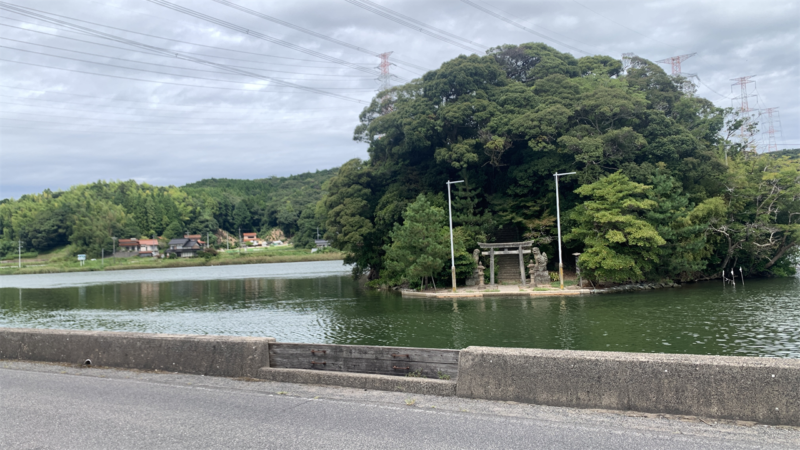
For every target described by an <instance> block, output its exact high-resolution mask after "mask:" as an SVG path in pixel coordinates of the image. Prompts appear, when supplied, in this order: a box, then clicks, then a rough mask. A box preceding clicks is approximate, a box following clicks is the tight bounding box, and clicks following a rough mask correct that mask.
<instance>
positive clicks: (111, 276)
mask: <svg viewBox="0 0 800 450" xmlns="http://www.w3.org/2000/svg"><path fill="white" fill-rule="evenodd" d="M0 327H27V328H61V329H81V330H110V331H137V332H149V333H186V334H222V335H237V336H272V337H275V338H277V339H278V341H281V342H307V343H332V344H365V345H392V346H413V347H433V348H464V347H467V346H469V345H487V346H498V347H531V348H550V349H574V350H611V351H626V352H661V353H691V354H710V355H740V356H771V357H784V358H787V357H788V358H800V279H798V278H784V279H769V280H766V279H760V280H746V281H745V284H744V286H742V284H741V283H738V284H737V286H736V287H735V288H734V287H731V286H723V285H722V282H721V281H720V282H704V283H695V284H686V285H684V287H682V288H680V289H665V290H657V291H652V290H651V291H644V292H636V293H619V294H606V295H585V296H580V297H548V298H520V297H508V298H497V297H495V298H490V299H462V300H456V301H452V300H429V299H412V298H406V299H404V298H402V297H400V295H399V294H397V293H394V292H377V291H372V290H369V289H364V288H361V287H359V285H358V283H356V282H354V281H353V280H352V278H351V277H350V276H349V268H347V267H345V266H343V265H342V263H341V261H320V262H308V263H287V264H258V265H238V266H217V267H193V268H179V269H159V270H129V271H109V272H84V273H70V274H52V275H14V276H3V277H0Z"/></svg>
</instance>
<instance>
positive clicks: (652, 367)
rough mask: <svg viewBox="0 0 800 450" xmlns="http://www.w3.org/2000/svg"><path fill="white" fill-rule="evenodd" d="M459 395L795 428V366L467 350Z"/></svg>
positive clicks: (798, 407)
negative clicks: (679, 415) (690, 416)
mask: <svg viewBox="0 0 800 450" xmlns="http://www.w3.org/2000/svg"><path fill="white" fill-rule="evenodd" d="M458 372H459V374H458V384H457V387H456V395H458V396H459V397H466V398H480V399H486V400H505V401H515V402H522V403H535V404H539V405H552V406H567V407H574V408H601V409H616V410H632V411H641V412H652V413H663V414H686V415H694V416H702V417H714V418H720V419H733V420H748V421H756V422H760V423H766V424H773V425H794V426H800V360H796V359H778V358H749V357H732V356H699V355H665V354H647V353H621V352H619V353H618V352H587V351H569V350H537V349H510V348H493V347H468V348H466V349H465V350H462V351H461V355H460V358H459V371H458Z"/></svg>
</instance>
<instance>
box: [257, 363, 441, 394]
mask: <svg viewBox="0 0 800 450" xmlns="http://www.w3.org/2000/svg"><path fill="white" fill-rule="evenodd" d="M257 378H260V379H262V380H267V381H279V382H282V383H299V384H320V385H328V386H341V387H348V388H357V389H370V390H376V391H392V392H406V393H409V394H419V395H439V396H443V397H454V396H455V395H456V382H455V381H446V380H434V379H430V378H410V377H395V376H390V375H372V374H367V373H352V372H329V371H321V370H308V369H276V368H272V367H264V368H262V369H261V370H259V371H258V377H257Z"/></svg>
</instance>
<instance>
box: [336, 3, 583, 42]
mask: <svg viewBox="0 0 800 450" xmlns="http://www.w3.org/2000/svg"><path fill="white" fill-rule="evenodd" d="M347 1H349V0H347ZM461 1H462V2H464V3H466V4H468V5H469V6H472V7H473V8H475V9H478V10H480V11H483V12H485V13H486V14H489V15H490V16H492V17H494V18H497V19H500V20H502V21H503V22H506V23H508V24H511V25H513V26H515V27H517V28H519V29H522V30H525V31H527V32H528V33H531V34H534V35H536V36H539V37H540V38H542V39H547V40H549V41H552V42H555V43H556V44H559V45H562V46H564V47H567V48H569V49H572V50H575V51H576V52H579V53H583V54H585V55H591V53H589V52H586V51H583V50H581V49H579V48H578V47H573V46H572V45H569V44H566V43H564V42H561V41H559V40H556V39H553V38H551V37H550V36H547V35H546V34H542V33H539V32H538V31H535V30H532V29H530V28H528V27H526V26H525V25H522V24H520V23H518V22H515V21H513V20H511V19H509V18H508V17H506V16H504V15H502V14H499V13H496V12H494V11H492V10H490V9H488V8H484V7H483V6H481V5H479V4H477V3H475V2H472V1H470V0H461Z"/></svg>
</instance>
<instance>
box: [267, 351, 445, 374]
mask: <svg viewBox="0 0 800 450" xmlns="http://www.w3.org/2000/svg"><path fill="white" fill-rule="evenodd" d="M458 355H459V351H458V350H447V349H431V348H411V347H378V346H365V345H330V344H320V345H314V344H288V343H270V346H269V365H270V367H275V368H281V369H312V370H327V371H335V372H357V373H372V374H379V375H396V376H406V375H407V374H409V373H412V374H419V376H423V377H426V378H440V377H441V376H442V375H447V376H449V377H450V379H452V380H455V379H456V377H457V376H458Z"/></svg>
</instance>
